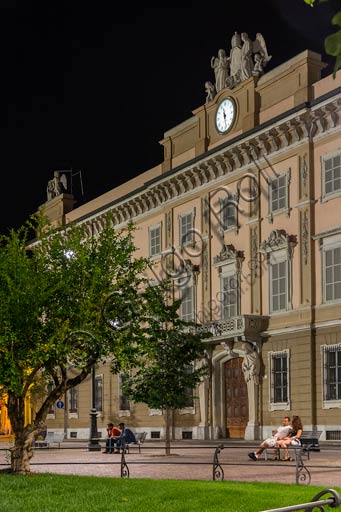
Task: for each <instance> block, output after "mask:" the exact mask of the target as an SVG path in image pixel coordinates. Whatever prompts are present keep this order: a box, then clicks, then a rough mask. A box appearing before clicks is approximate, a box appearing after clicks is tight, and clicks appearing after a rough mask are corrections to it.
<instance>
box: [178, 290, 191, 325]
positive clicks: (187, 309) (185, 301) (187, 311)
mask: <svg viewBox="0 0 341 512" xmlns="http://www.w3.org/2000/svg"><path fill="white" fill-rule="evenodd" d="M193 294H194V289H193V286H191V285H186V286H183V287H182V288H180V297H181V301H182V302H181V305H180V318H181V319H182V320H185V321H186V322H190V321H192V320H193V317H194V314H193V313H194V300H193V298H194V297H193Z"/></svg>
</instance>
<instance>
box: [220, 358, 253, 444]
mask: <svg viewBox="0 0 341 512" xmlns="http://www.w3.org/2000/svg"><path fill="white" fill-rule="evenodd" d="M242 362H243V359H242V358H241V357H235V358H233V359H230V360H229V361H227V362H225V363H224V378H225V379H224V380H225V400H226V437H228V438H231V439H244V436H245V429H246V426H247V424H248V421H249V404H248V392H247V385H246V382H245V378H244V374H243V370H242Z"/></svg>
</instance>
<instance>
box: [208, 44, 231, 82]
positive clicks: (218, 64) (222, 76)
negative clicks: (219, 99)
mask: <svg viewBox="0 0 341 512" xmlns="http://www.w3.org/2000/svg"><path fill="white" fill-rule="evenodd" d="M211 67H212V68H213V69H214V74H215V88H216V91H217V92H219V91H221V90H222V89H224V88H225V87H226V79H227V78H228V76H229V59H228V58H227V57H226V52H225V50H223V49H222V48H220V50H219V51H218V57H212V59H211Z"/></svg>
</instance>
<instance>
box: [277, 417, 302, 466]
mask: <svg viewBox="0 0 341 512" xmlns="http://www.w3.org/2000/svg"><path fill="white" fill-rule="evenodd" d="M291 425H292V430H291V431H290V432H289V435H288V436H287V437H284V438H283V439H279V440H278V441H277V444H276V447H278V448H285V452H284V458H283V459H282V460H285V461H287V460H291V459H290V457H289V450H288V447H289V446H295V447H296V446H301V439H300V437H301V435H302V432H303V423H302V420H301V418H300V417H299V416H293V417H292V423H291Z"/></svg>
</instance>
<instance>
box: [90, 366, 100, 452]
mask: <svg viewBox="0 0 341 512" xmlns="http://www.w3.org/2000/svg"><path fill="white" fill-rule="evenodd" d="M88 451H89V452H99V451H101V445H100V444H99V438H98V430H97V411H96V366H95V364H93V365H92V368H91V409H90V429H89V441H88Z"/></svg>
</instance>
